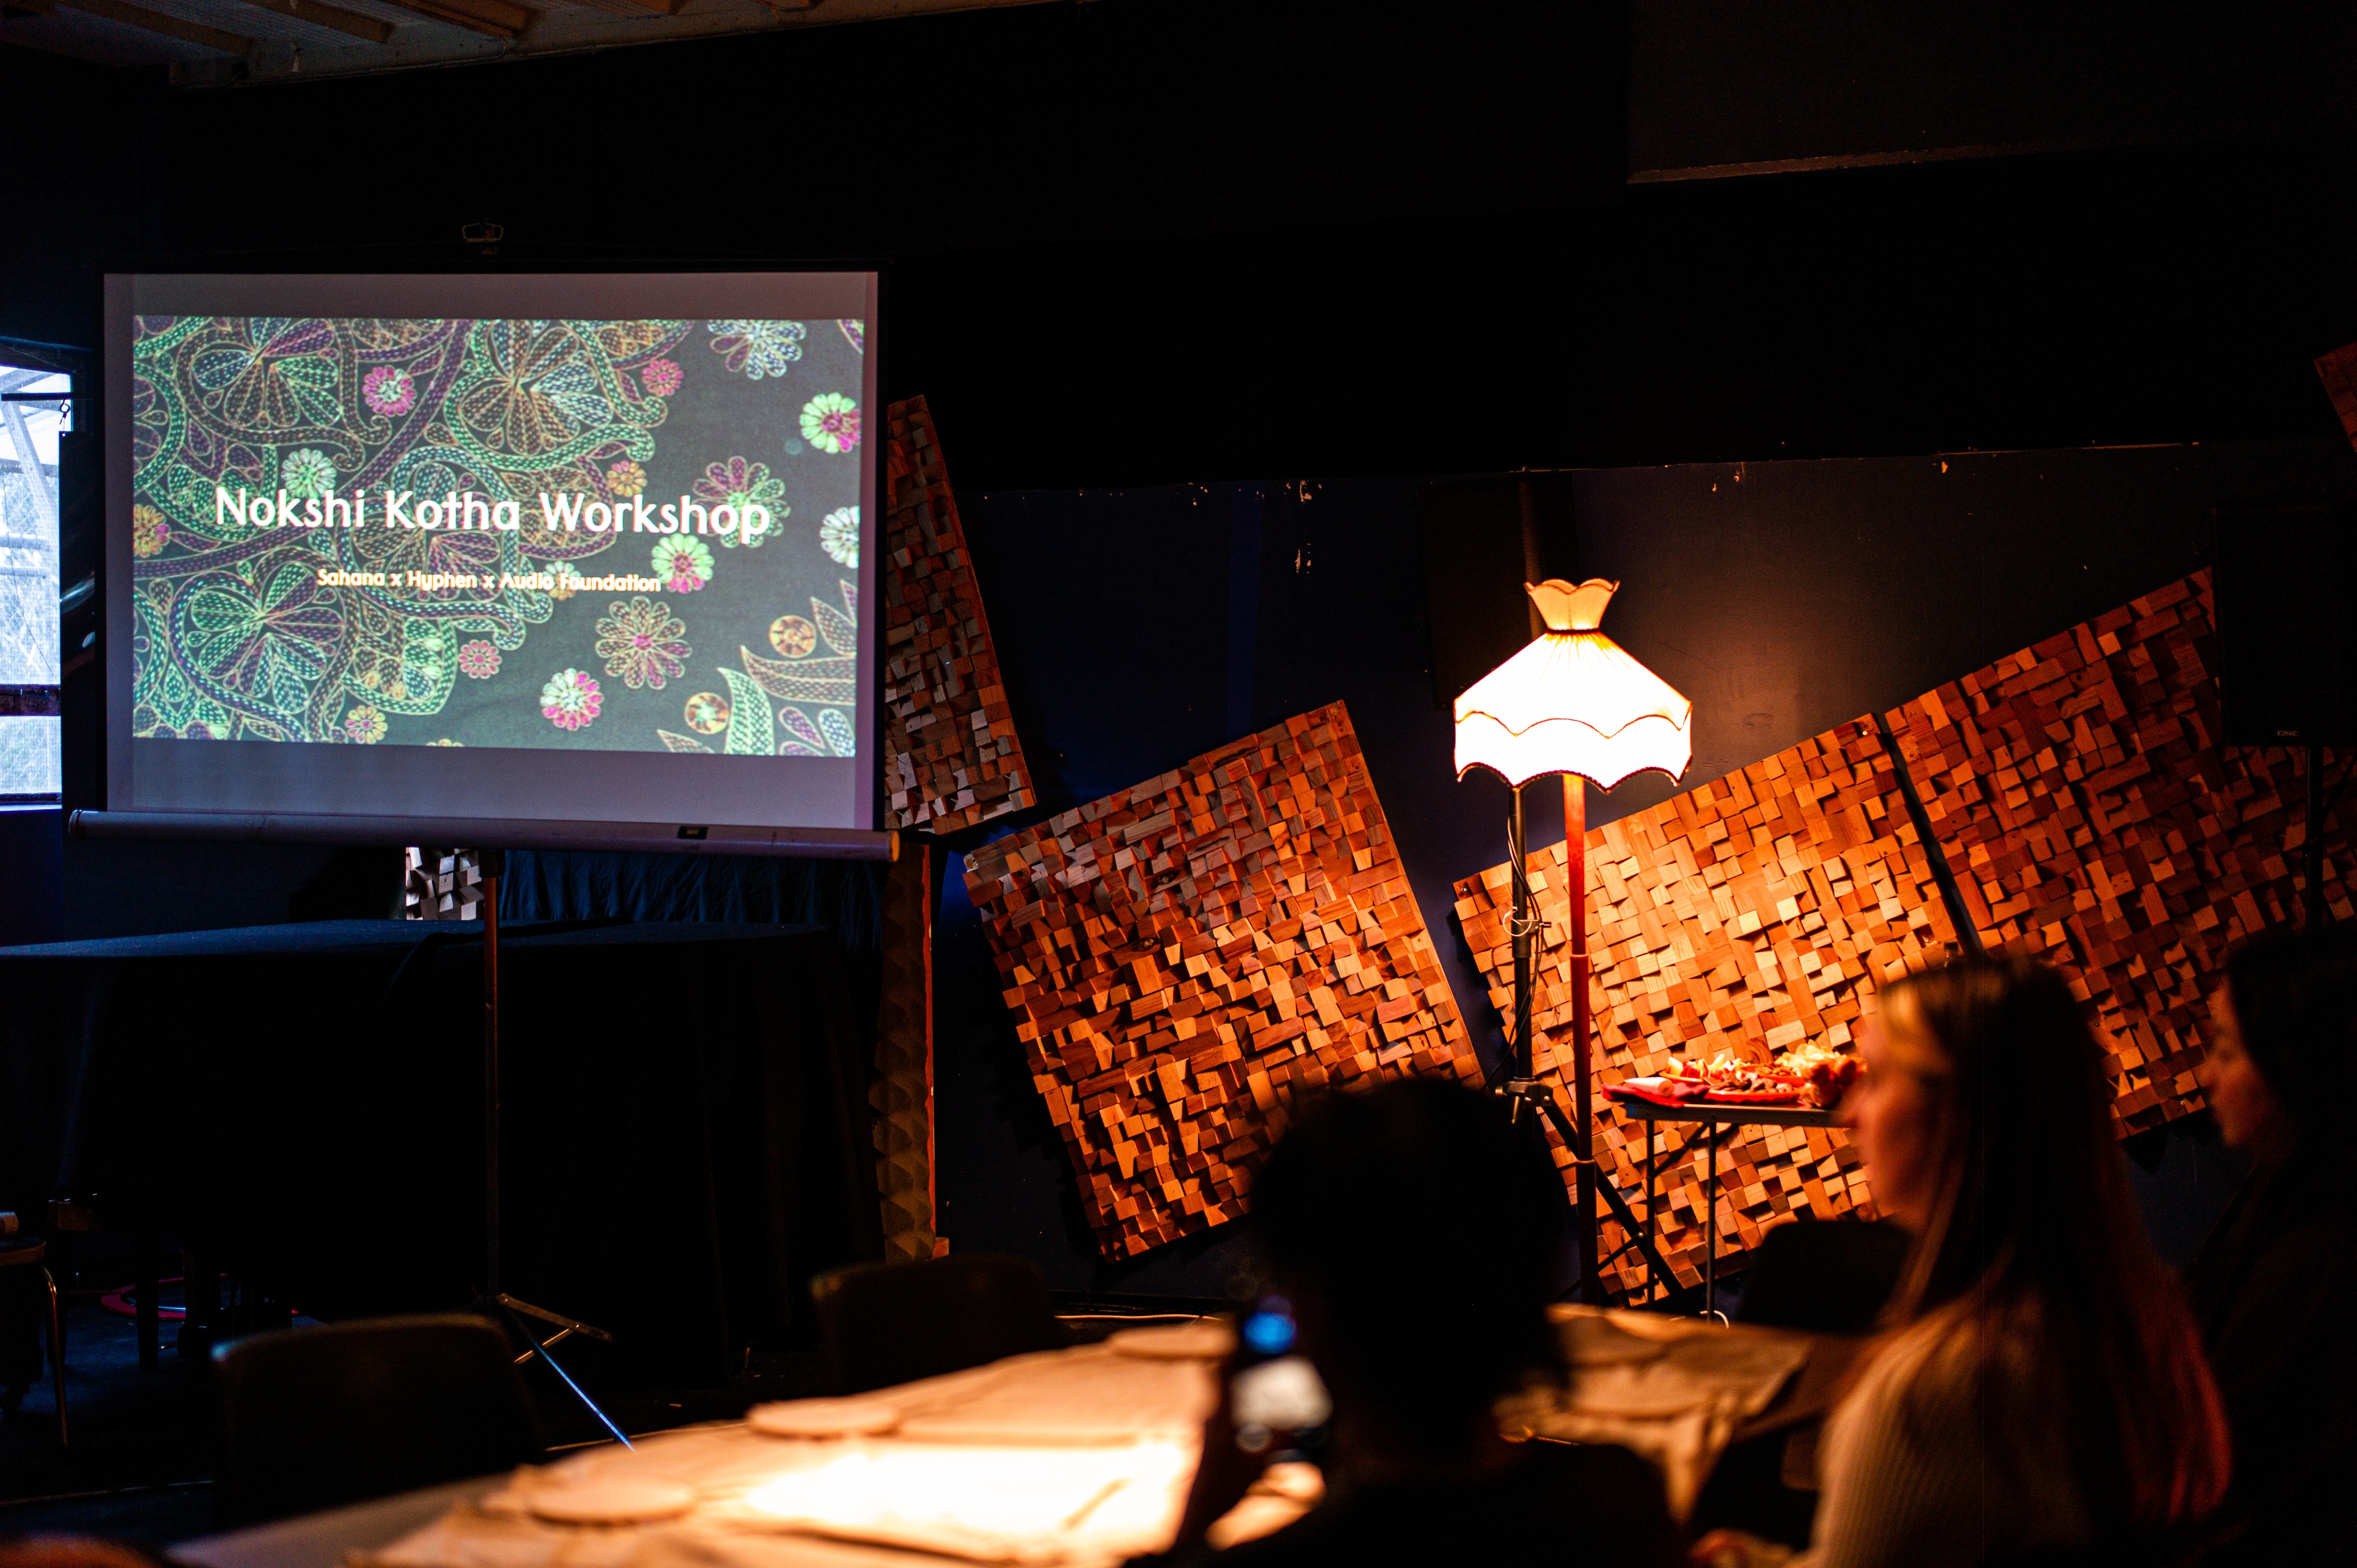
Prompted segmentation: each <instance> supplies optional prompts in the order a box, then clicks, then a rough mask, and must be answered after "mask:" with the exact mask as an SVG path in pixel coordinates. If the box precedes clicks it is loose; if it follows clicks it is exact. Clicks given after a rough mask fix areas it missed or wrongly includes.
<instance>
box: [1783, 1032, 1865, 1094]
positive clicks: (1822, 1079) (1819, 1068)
mask: <svg viewBox="0 0 2357 1568" xmlns="http://www.w3.org/2000/svg"><path fill="white" fill-rule="evenodd" d="M1778 1065H1779V1066H1781V1068H1782V1069H1784V1070H1785V1071H1786V1072H1789V1073H1791V1074H1792V1076H1793V1077H1795V1078H1798V1079H1800V1080H1801V1082H1802V1086H1803V1095H1804V1097H1805V1098H1806V1099H1807V1100H1808V1101H1809V1102H1810V1103H1811V1104H1812V1105H1820V1106H1823V1107H1824V1108H1825V1109H1827V1110H1831V1109H1833V1107H1835V1106H1836V1105H1839V1104H1840V1103H1841V1098H1842V1096H1843V1095H1845V1094H1846V1093H1848V1092H1849V1086H1850V1085H1851V1084H1853V1083H1856V1082H1857V1079H1858V1075H1859V1074H1860V1073H1862V1072H1864V1071H1865V1070H1866V1064H1865V1063H1864V1062H1862V1061H1860V1060H1858V1059H1857V1058H1856V1057H1854V1056H1845V1055H1843V1054H1842V1053H1841V1052H1839V1051H1836V1050H1834V1049H1832V1048H1831V1047H1826V1046H1821V1045H1819V1044H1818V1043H1817V1042H1816V1041H1814V1040H1803V1041H1802V1042H1801V1044H1800V1045H1799V1046H1797V1047H1794V1048H1793V1049H1792V1050H1789V1051H1786V1052H1785V1053H1784V1055H1783V1058H1782V1059H1781V1061H1780V1062H1779V1064H1778Z"/></svg>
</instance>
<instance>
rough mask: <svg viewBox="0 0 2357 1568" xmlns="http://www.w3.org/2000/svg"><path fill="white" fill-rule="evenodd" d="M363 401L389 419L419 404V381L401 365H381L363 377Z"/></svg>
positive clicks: (397, 416)
mask: <svg viewBox="0 0 2357 1568" xmlns="http://www.w3.org/2000/svg"><path fill="white" fill-rule="evenodd" d="M361 402H362V403H366V404H368V405H369V407H370V408H371V410H373V411H375V412H376V413H381V414H383V415H384V416H385V417H386V418H387V419H397V418H399V417H400V416H401V415H403V414H404V413H408V412H409V411H410V410H411V409H413V408H415V407H416V406H417V381H416V378H414V377H413V376H412V375H411V374H410V373H409V372H408V371H404V370H403V369H402V368H401V367H400V366H399V365H379V366H378V367H377V368H376V369H375V370H372V371H370V372H369V373H368V374H367V375H364V376H362V377H361Z"/></svg>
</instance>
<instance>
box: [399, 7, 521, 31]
mask: <svg viewBox="0 0 2357 1568" xmlns="http://www.w3.org/2000/svg"><path fill="white" fill-rule="evenodd" d="M385 3H386V4H387V5H398V6H400V7H401V8H402V9H403V10H404V11H414V12H416V13H417V14H418V15H419V16H431V17H432V18H433V19H434V20H436V21H437V22H447V23H449V24H450V25H451V26H452V27H464V28H466V29H467V30H468V32H471V33H480V34H482V35H483V36H484V37H486V38H506V39H512V38H517V37H519V36H521V35H522V32H523V30H524V28H526V27H530V26H531V25H532V20H533V13H532V12H531V11H529V10H527V9H525V8H524V7H523V6H522V5H515V4H514V3H513V0H385Z"/></svg>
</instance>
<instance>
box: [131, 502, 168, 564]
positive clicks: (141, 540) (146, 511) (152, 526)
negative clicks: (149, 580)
mask: <svg viewBox="0 0 2357 1568" xmlns="http://www.w3.org/2000/svg"><path fill="white" fill-rule="evenodd" d="M171 539H172V525H171V524H170V523H168V522H166V521H164V514H163V513H162V512H160V511H157V510H156V509H155V508H154V507H152V506H135V507H133V508H132V509H131V553H133V554H134V555H136V556H138V557H139V558H140V559H141V560H143V561H144V560H145V559H146V558H147V557H148V556H150V555H156V554H160V553H162V552H163V549H164V546H165V545H166V544H167V543H169V542H171Z"/></svg>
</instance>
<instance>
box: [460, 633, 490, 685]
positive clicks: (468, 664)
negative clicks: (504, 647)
mask: <svg viewBox="0 0 2357 1568" xmlns="http://www.w3.org/2000/svg"><path fill="white" fill-rule="evenodd" d="M499 672H500V650H498V649H496V648H493V647H492V646H491V645H490V643H488V642H485V641H483V640H482V639H480V638H477V639H475V640H474V641H472V642H470V643H468V644H467V645H466V646H465V647H464V648H461V649H460V650H458V673H459V674H461V675H464V676H466V677H467V678H468V680H470V681H488V680H490V678H491V677H492V676H494V675H496V674H498V673H499Z"/></svg>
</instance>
